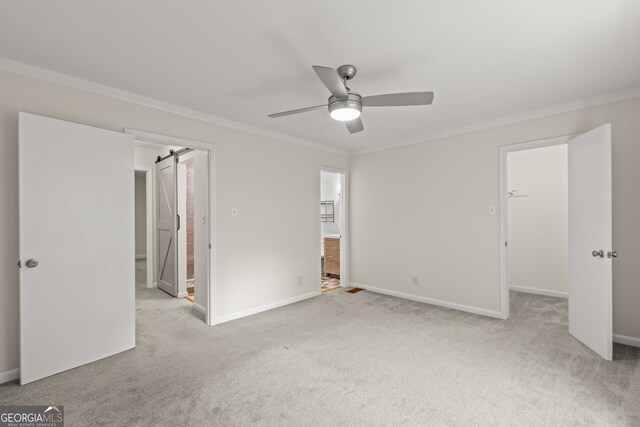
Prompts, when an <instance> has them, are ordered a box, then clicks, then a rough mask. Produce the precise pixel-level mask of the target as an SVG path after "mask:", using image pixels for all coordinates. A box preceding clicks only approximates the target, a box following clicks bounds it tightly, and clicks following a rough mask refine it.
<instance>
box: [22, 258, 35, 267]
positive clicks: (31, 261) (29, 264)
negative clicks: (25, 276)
mask: <svg viewBox="0 0 640 427" xmlns="http://www.w3.org/2000/svg"><path fill="white" fill-rule="evenodd" d="M24 265H25V266H27V267H28V268H35V267H37V266H38V260H37V259H33V258H30V259H28V260H27V262H25V263H24Z"/></svg>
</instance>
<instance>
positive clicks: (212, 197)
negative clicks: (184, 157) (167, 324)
mask: <svg viewBox="0 0 640 427" xmlns="http://www.w3.org/2000/svg"><path fill="white" fill-rule="evenodd" d="M124 133H128V134H131V135H133V136H134V138H135V139H136V140H138V141H146V142H154V143H157V144H162V145H168V146H178V147H188V148H193V149H196V150H201V151H204V152H205V153H207V169H208V170H207V174H208V176H209V180H208V181H209V188H208V197H209V206H208V209H207V228H208V230H209V257H208V259H207V271H208V274H207V279H208V280H207V286H205V290H206V298H205V305H206V307H200V306H199V305H198V304H195V303H194V304H193V307H194V308H195V309H196V310H197V311H199V312H201V313H202V314H203V315H204V318H205V323H206V324H207V325H214V324H215V319H216V317H217V304H216V303H217V298H216V296H217V290H218V288H217V282H216V276H217V274H216V271H217V270H216V265H217V264H216V253H217V252H216V248H217V245H216V236H217V233H216V145H215V144H214V143H210V142H202V141H194V140H190V139H184V138H178V137H175V136H168V135H161V134H156V133H153V132H147V131H143V130H138V129H130V128H125V129H124Z"/></svg>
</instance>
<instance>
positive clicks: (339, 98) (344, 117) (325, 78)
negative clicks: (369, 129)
mask: <svg viewBox="0 0 640 427" xmlns="http://www.w3.org/2000/svg"><path fill="white" fill-rule="evenodd" d="M313 70H314V71H315V72H316V74H317V75H318V77H320V80H322V83H324V85H325V86H326V87H327V89H329V92H331V96H330V97H329V101H328V103H327V104H322V105H314V106H313V107H306V108H299V109H297V110H290V111H283V112H281V113H274V114H269V117H272V118H276V117H283V116H289V115H291V114H298V113H306V112H307V111H313V110H319V109H321V108H327V107H328V108H329V114H330V115H331V117H332V118H333V119H335V120H338V121H341V122H345V124H346V125H347V129H348V130H349V132H350V133H356V132H360V131H363V130H364V126H363V125H362V120H360V113H361V112H362V107H402V106H408V105H429V104H431V103H432V102H433V92H404V93H389V94H385V95H373V96H361V95H360V94H358V93H355V92H351V89H350V88H349V87H347V81H349V80H351V79H353V78H354V77H355V75H356V72H357V70H356V67H354V66H353V65H342V66H341V67H338V69H335V70H334V69H333V68H330V67H321V66H319V65H314V66H313Z"/></svg>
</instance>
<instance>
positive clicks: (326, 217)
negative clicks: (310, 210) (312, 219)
mask: <svg viewBox="0 0 640 427" xmlns="http://www.w3.org/2000/svg"><path fill="white" fill-rule="evenodd" d="M320 222H336V221H335V215H334V206H333V200H322V201H321V202H320Z"/></svg>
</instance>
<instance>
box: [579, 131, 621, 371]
mask: <svg viewBox="0 0 640 427" xmlns="http://www.w3.org/2000/svg"><path fill="white" fill-rule="evenodd" d="M568 157H569V332H570V333H571V335H573V336H574V337H576V338H577V339H578V340H580V341H582V342H583V343H584V344H585V345H587V346H588V347H590V348H591V349H593V351H595V352H596V353H598V354H599V355H600V356H602V357H604V358H605V359H607V360H611V359H612V356H613V355H612V353H613V343H612V339H613V336H612V335H613V330H612V306H611V304H612V303H611V299H612V297H611V285H612V265H611V264H612V258H611V251H612V248H611V244H612V238H611V234H612V232H611V125H610V124H606V125H603V126H600V127H598V128H596V129H593V130H590V131H589V132H586V133H584V134H582V135H580V136H577V137H575V138H573V139H572V140H570V141H569V151H568Z"/></svg>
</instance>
